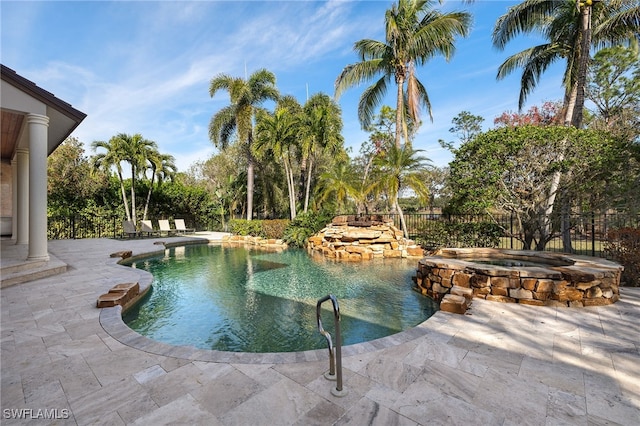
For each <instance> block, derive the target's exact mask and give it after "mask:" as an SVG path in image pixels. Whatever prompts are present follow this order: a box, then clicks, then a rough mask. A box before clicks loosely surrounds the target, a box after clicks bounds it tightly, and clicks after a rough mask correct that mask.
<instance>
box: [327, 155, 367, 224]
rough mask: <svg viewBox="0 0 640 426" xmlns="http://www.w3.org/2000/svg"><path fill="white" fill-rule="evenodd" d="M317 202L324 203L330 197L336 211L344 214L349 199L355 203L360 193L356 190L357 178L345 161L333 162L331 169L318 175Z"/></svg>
mask: <svg viewBox="0 0 640 426" xmlns="http://www.w3.org/2000/svg"><path fill="white" fill-rule="evenodd" d="M319 180H320V184H319V189H318V202H319V203H324V202H326V201H328V200H330V199H331V198H332V197H333V199H335V201H336V204H337V211H338V212H344V211H345V207H346V206H347V202H348V201H349V199H351V200H354V201H357V200H358V197H359V196H360V192H359V191H358V189H357V188H356V185H357V183H358V176H357V175H356V174H355V172H354V170H353V167H352V165H351V164H349V162H347V161H338V162H335V163H334V165H333V167H332V168H331V169H329V170H327V171H325V172H324V173H322V174H321V175H320V178H319Z"/></svg>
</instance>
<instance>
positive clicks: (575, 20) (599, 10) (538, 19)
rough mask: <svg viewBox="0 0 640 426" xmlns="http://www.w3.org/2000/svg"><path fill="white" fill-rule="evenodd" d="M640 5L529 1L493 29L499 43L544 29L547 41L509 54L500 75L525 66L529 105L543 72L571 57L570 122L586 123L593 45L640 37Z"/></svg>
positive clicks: (567, 82) (622, 0) (523, 88)
mask: <svg viewBox="0 0 640 426" xmlns="http://www.w3.org/2000/svg"><path fill="white" fill-rule="evenodd" d="M639 20H640V7H639V6H637V2H636V1H635V0H613V1H608V2H603V1H598V2H591V1H586V2H584V3H583V2H578V1H576V2H572V1H556V0H526V1H524V2H522V3H520V4H518V5H515V6H513V7H511V8H509V10H508V11H507V13H506V14H504V15H502V16H501V17H500V18H499V19H498V21H497V22H496V24H495V26H494V30H493V44H494V46H496V47H497V48H499V49H504V47H505V46H506V44H507V43H508V42H509V41H511V40H512V39H514V38H515V37H516V36H518V35H520V34H527V33H531V32H538V33H540V34H541V35H542V36H543V38H545V39H546V43H543V44H540V45H538V46H534V47H531V48H528V49H525V50H523V51H522V52H519V53H516V54H514V55H512V56H510V57H509V58H507V59H506V60H505V61H504V62H503V63H502V65H500V67H499V68H498V76H497V78H498V79H502V78H504V77H506V76H507V75H509V74H510V73H511V72H513V71H514V70H516V69H517V68H522V70H523V72H522V77H521V85H520V96H519V101H518V106H519V108H520V109H522V107H523V106H524V103H525V100H526V98H527V96H528V95H529V93H530V92H531V91H532V90H533V89H534V88H535V86H536V84H537V82H538V81H539V79H540V76H541V75H542V73H544V71H546V70H547V68H548V67H549V66H550V65H551V64H552V63H554V62H556V61H558V60H565V61H566V65H565V71H564V77H563V84H564V87H565V93H564V96H565V100H564V111H565V118H564V122H565V124H566V125H569V124H571V125H573V126H575V127H581V125H582V110H583V107H584V97H583V94H584V88H585V84H586V75H587V70H588V64H589V49H590V48H591V47H602V46H605V45H616V44H620V43H631V42H635V41H637V33H638V22H639Z"/></svg>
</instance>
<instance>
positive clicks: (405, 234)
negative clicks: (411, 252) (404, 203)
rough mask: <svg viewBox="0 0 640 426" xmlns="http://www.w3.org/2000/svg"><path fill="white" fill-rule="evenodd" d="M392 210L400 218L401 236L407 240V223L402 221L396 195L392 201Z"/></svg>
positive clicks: (402, 215) (402, 216)
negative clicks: (394, 210)
mask: <svg viewBox="0 0 640 426" xmlns="http://www.w3.org/2000/svg"><path fill="white" fill-rule="evenodd" d="M393 208H394V209H396V210H397V212H398V216H399V217H400V226H401V227H402V235H404V237H405V238H409V232H408V231H407V223H406V222H405V221H404V214H403V213H402V209H401V208H400V204H399V203H398V194H396V196H395V198H394V200H393Z"/></svg>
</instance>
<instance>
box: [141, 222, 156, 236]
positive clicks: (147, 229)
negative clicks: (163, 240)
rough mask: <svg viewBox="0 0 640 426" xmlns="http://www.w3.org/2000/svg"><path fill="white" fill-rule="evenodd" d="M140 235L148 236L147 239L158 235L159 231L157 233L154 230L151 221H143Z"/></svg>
mask: <svg viewBox="0 0 640 426" xmlns="http://www.w3.org/2000/svg"><path fill="white" fill-rule="evenodd" d="M140 234H142V235H144V234H147V237H150V236H152V235H158V234H159V233H158V231H156V230H155V229H153V224H152V223H151V221H150V220H141V221H140Z"/></svg>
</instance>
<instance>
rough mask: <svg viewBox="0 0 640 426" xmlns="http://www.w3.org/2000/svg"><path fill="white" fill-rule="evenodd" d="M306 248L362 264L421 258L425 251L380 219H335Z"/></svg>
mask: <svg viewBox="0 0 640 426" xmlns="http://www.w3.org/2000/svg"><path fill="white" fill-rule="evenodd" d="M307 249H308V250H309V251H310V252H311V253H312V254H316V253H319V254H321V255H323V256H324V257H327V258H331V259H337V260H345V261H356V262H359V261H363V260H371V259H376V258H406V257H416V258H422V257H423V256H424V250H423V249H422V248H421V247H420V246H418V245H416V244H415V242H413V241H412V240H409V239H406V238H404V237H403V234H402V231H401V230H400V229H398V228H396V227H395V226H394V225H393V221H385V220H384V219H383V218H382V217H381V216H376V215H374V216H336V217H335V218H333V220H332V221H331V223H330V224H328V225H327V226H326V227H325V228H324V229H322V230H321V231H320V232H318V233H317V234H315V235H313V236H312V237H310V238H309V240H308V242H307Z"/></svg>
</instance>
